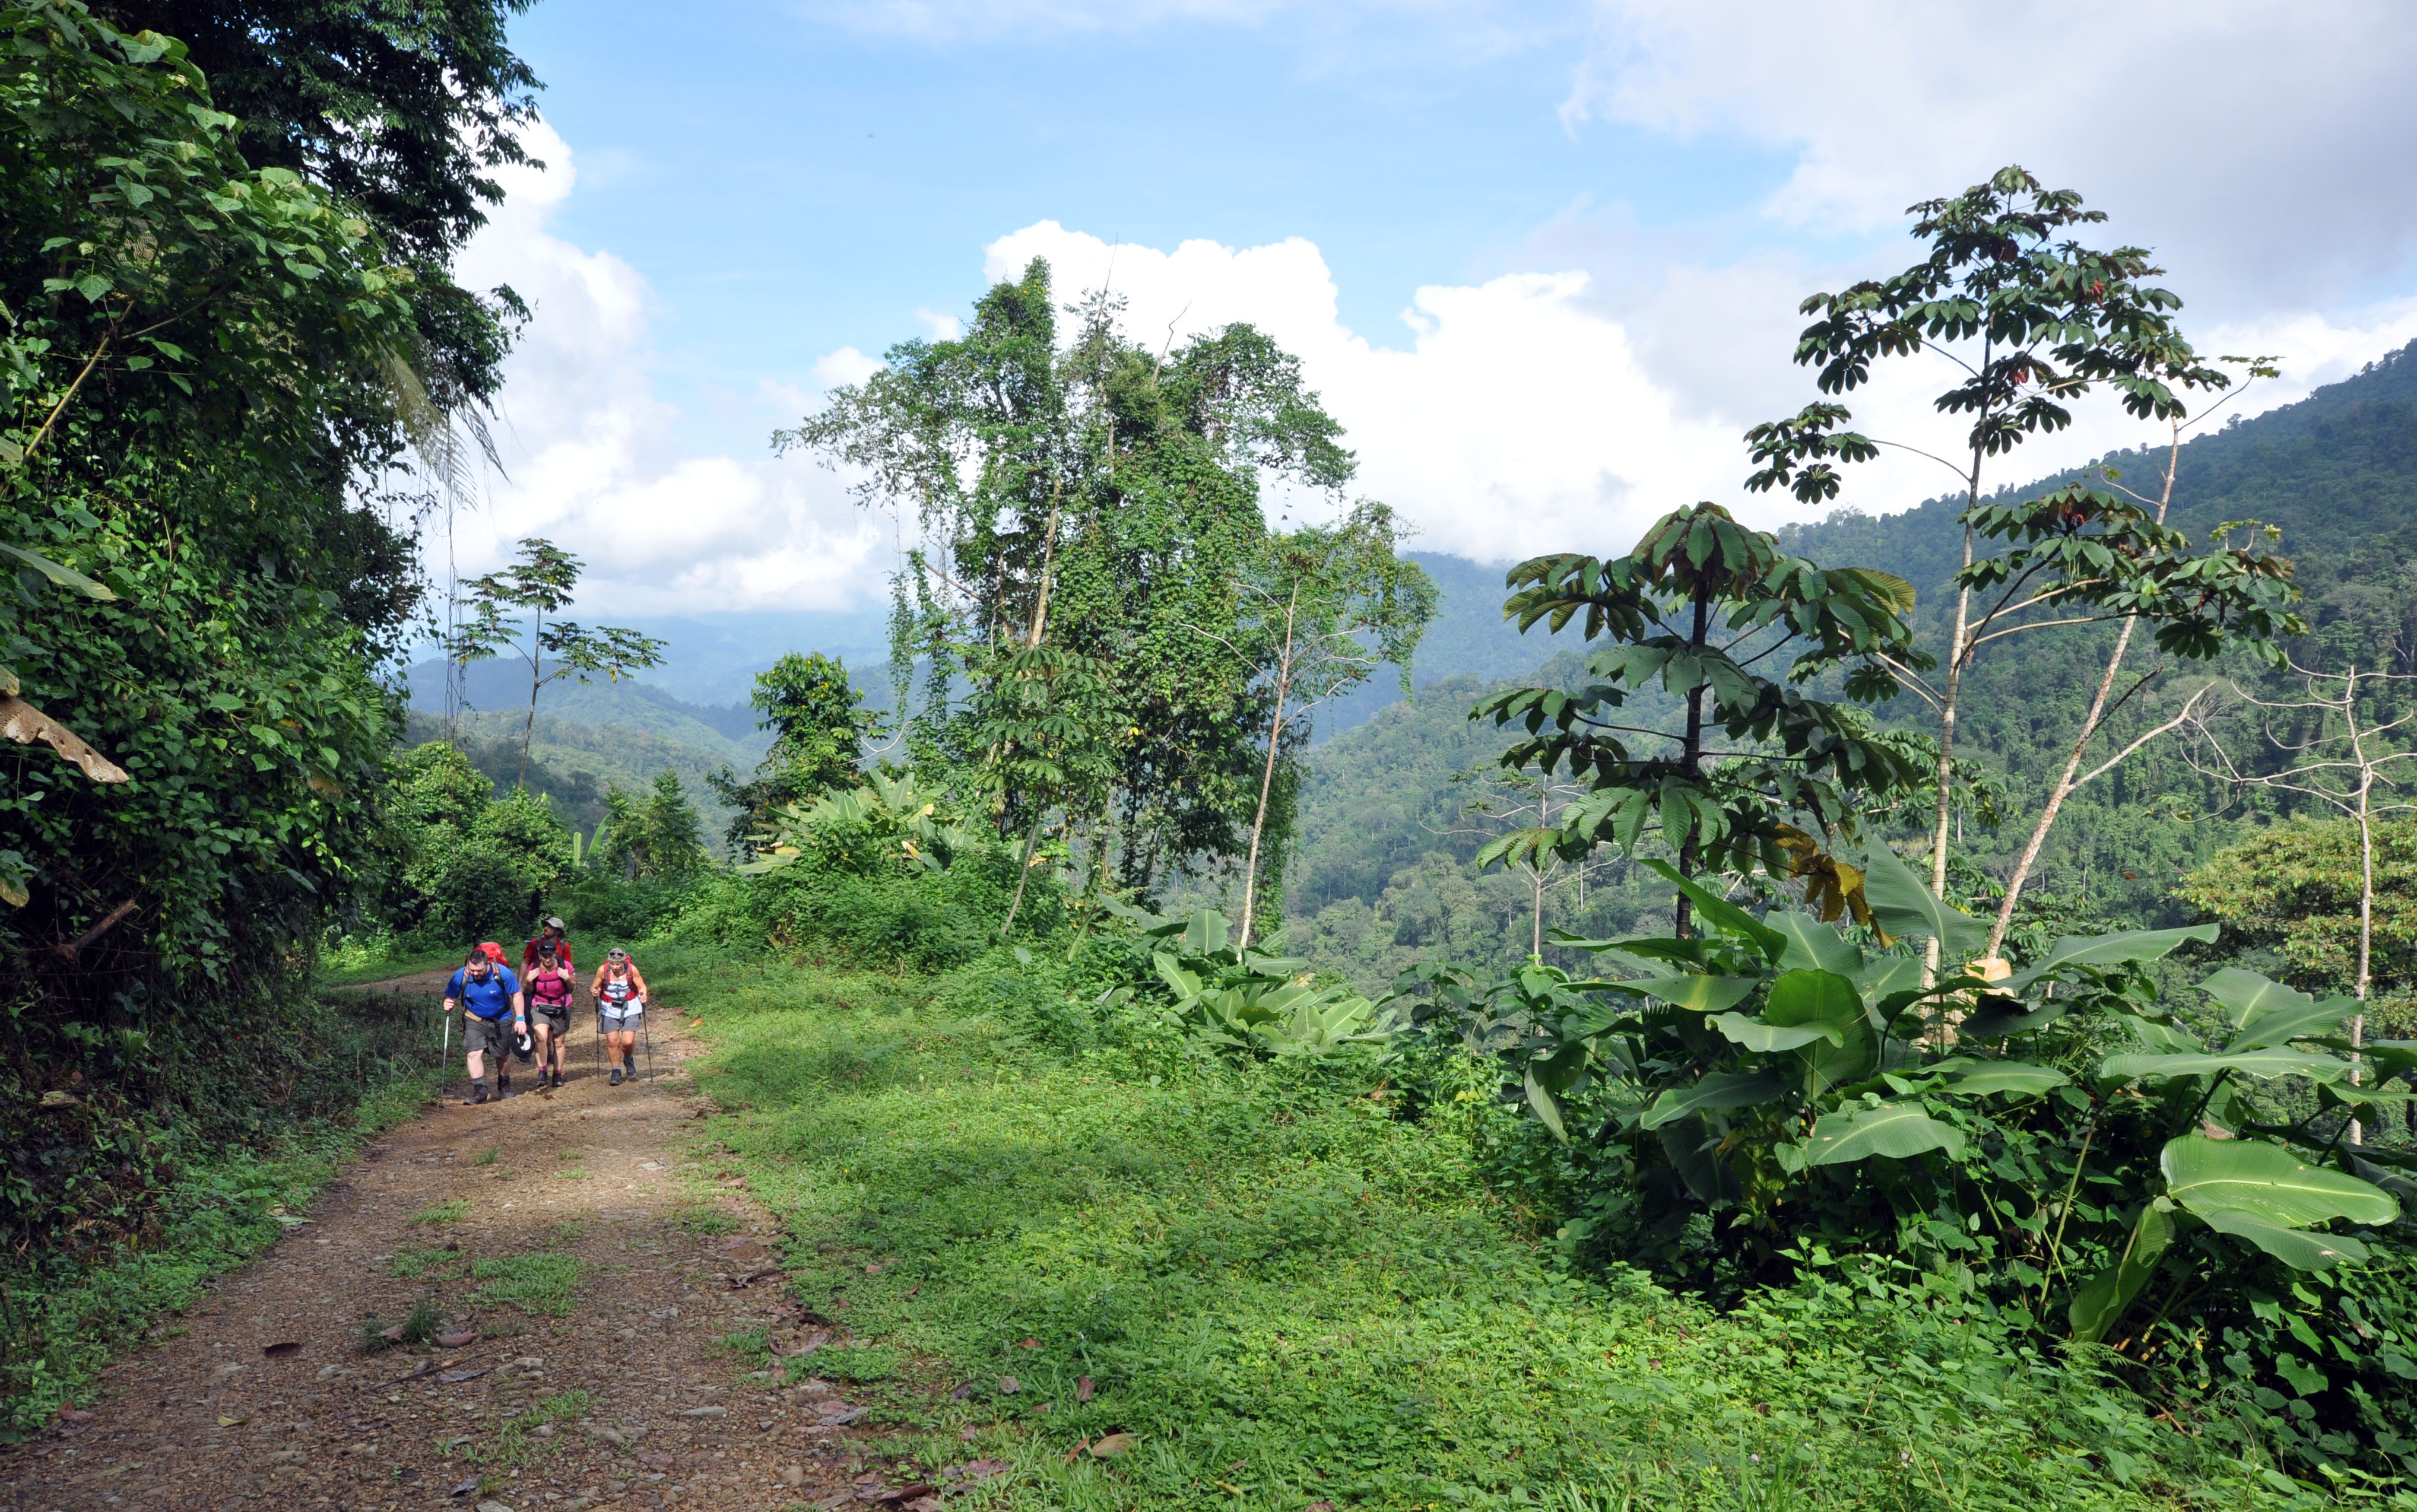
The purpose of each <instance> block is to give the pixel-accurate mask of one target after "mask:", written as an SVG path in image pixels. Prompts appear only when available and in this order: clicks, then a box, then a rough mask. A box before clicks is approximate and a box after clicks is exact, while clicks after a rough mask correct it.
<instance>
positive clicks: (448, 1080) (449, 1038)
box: [436, 1008, 453, 1102]
mask: <svg viewBox="0 0 2417 1512" xmlns="http://www.w3.org/2000/svg"><path fill="white" fill-rule="evenodd" d="M436 1017H438V1018H439V1019H442V1020H444V1021H445V1043H444V1045H443V1046H442V1047H440V1048H439V1049H438V1050H437V1051H436V1100H437V1101H438V1102H443V1101H444V1100H445V1094H446V1091H447V1089H448V1088H450V1087H451V1086H452V1085H453V1015H451V1014H449V1013H448V1012H446V1011H445V1010H444V1009H442V1008H439V1009H437V1010H436Z"/></svg>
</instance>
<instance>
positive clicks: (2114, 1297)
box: [2065, 1199, 2174, 1344]
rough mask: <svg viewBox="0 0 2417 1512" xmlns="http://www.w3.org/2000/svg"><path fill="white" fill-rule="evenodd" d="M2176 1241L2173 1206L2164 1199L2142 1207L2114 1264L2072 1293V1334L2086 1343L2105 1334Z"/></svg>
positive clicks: (2154, 1273) (2070, 1310)
mask: <svg viewBox="0 0 2417 1512" xmlns="http://www.w3.org/2000/svg"><path fill="white" fill-rule="evenodd" d="M2173 1242H2174V1215H2173V1205H2172V1204H2171V1203H2170V1202H2166V1201H2165V1200H2163V1199H2159V1200H2158V1201H2155V1202H2151V1203H2149V1205H2148V1206H2146V1207H2143V1208H2142V1209H2140V1217H2139V1218H2138V1219H2137V1220H2136V1221H2135V1222H2134V1223H2133V1225H2132V1233H2131V1236H2130V1237H2129V1238H2128V1239H2126V1240H2125V1241H2124V1244H2123V1252H2122V1253H2121V1255H2118V1256H2117V1257H2115V1263H2114V1264H2112V1265H2109V1266H2108V1267H2106V1269H2105V1270H2103V1271H2101V1272H2099V1273H2098V1275H2097V1276H2095V1277H2093V1278H2091V1279H2090V1284H2089V1285H2087V1286H2084V1287H2083V1288H2082V1289H2081V1290H2080V1291H2078V1292H2075V1293H2074V1294H2073V1304H2072V1306H2071V1307H2069V1308H2066V1309H2065V1315H2066V1316H2067V1317H2068V1318H2070V1319H2071V1320H2072V1321H2073V1337H2074V1338H2077V1339H2079V1340H2081V1341H2082V1342H2083V1343H2086V1344H2094V1343H2096V1342H2098V1340H2100V1339H2102V1338H2105V1337H2106V1330H2108V1329H2109V1328H2112V1327H2113V1326H2115V1320H2116V1319H2118V1318H2121V1316H2122V1315H2123V1309H2124V1308H2128V1307H2130V1306H2131V1305H2132V1299H2133V1298H2135V1297H2136V1296H2138V1295H2139V1294H2140V1289H2141V1288H2142V1287H2144V1286H2146V1285H2148V1284H2149V1278H2151V1277H2152V1276H2154V1275H2156V1274H2157V1262H2158V1261H2160V1260H2163V1259H2164V1258H2165V1255H2166V1248H2167V1247H2170V1246H2171V1245H2172V1244H2173Z"/></svg>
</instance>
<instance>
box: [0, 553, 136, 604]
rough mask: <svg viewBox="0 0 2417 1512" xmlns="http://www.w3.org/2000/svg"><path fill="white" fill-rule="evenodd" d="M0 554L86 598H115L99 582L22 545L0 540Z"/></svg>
mask: <svg viewBox="0 0 2417 1512" xmlns="http://www.w3.org/2000/svg"><path fill="white" fill-rule="evenodd" d="M0 554H6V555H8V556H13V557H15V558H16V559H17V560H18V561H20V562H23V563H24V564H25V565H26V566H27V567H32V568H33V569H34V570H35V571H37V572H38V573H40V574H41V575H42V576H44V577H46V578H48V579H50V580H51V581H52V582H55V583H57V584H58V585H59V586H60V587H62V588H73V589H74V590H75V591H76V592H78V593H80V594H82V595H84V597H86V598H115V597H117V595H115V594H114V593H112V592H111V591H110V590H109V589H107V588H105V587H103V586H102V585H101V584H99V583H98V582H93V581H92V580H91V579H90V578H87V577H85V576H84V574H83V573H81V572H78V571H77V570H76V569H75V568H73V567H61V566H60V565H59V564H58V563H56V562H53V561H52V560H51V559H50V558H49V557H47V556H44V555H42V554H41V553H40V552H29V551H27V550H25V549H24V548H23V547H22V546H10V545H8V544H6V543H5V542H0Z"/></svg>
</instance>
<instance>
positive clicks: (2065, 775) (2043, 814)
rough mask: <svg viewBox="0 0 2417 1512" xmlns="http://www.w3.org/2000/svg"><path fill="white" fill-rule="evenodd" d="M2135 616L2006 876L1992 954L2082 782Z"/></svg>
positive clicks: (2125, 624) (2002, 941)
mask: <svg viewBox="0 0 2417 1512" xmlns="http://www.w3.org/2000/svg"><path fill="white" fill-rule="evenodd" d="M2139 623H2140V622H2139V621H2138V620H2136V619H2127V620H2125V621H2124V622H2123V629H2122V632H2121V634H2119V635H2117V636H2116V637H2115V654H2114V655H2113V656H2111V657H2108V658H2106V674H2105V676H2103V677H2101V678H2099V679H2098V692H2097V695H2096V696H2095V697H2093V698H2091V699H2090V713H2089V714H2088V715H2087V716H2085V717H2084V718H2083V719H2082V721H2081V734H2080V736H2079V737H2078V738H2076V739H2075V741H2074V743H2073V753H2072V754H2071V755H2070V756H2068V757H2066V758H2065V763H2064V770H2063V771H2062V772H2060V773H2059V774H2058V775H2057V779H2056V786H2055V787H2054V788H2052V789H2050V790H2049V791H2048V795H2047V803H2046V805H2045V807H2043V808H2042V809H2040V816H2039V823H2038V824H2033V825H2032V826H2031V838H2030V839H2029V842H2028V843H2026V844H2025V845H2024V846H2023V854H2022V859H2020V860H2018V861H2016V862H2015V863H2014V875H2013V876H2011V877H2009V878H2007V879H2006V896H2005V900H2003V901H2002V902H2000V903H1999V905H1998V918H1997V922H1996V923H1994V924H1992V925H1990V926H1989V954H1990V955H1991V956H1993V957H1994V956H1996V955H1997V954H1998V952H1999V950H2000V949H2002V948H2003V947H2004V945H2005V943H2006V930H2007V927H2008V926H2009V925H2011V924H2013V923H2014V904H2015V903H2016V902H2017V901H2019V900H2021V898H2022V896H2023V883H2024V880H2025V879H2027V878H2028V877H2029V875H2030V872H2031V866H2032V864H2033V863H2034V862H2036V861H2038V860H2039V854H2040V848H2041V847H2042V846H2044V845H2045V844H2046V843H2047V832H2048V829H2049V827H2050V826H2051V825H2053V824H2055V823H2056V815H2057V810H2059V809H2062V808H2063V807H2064V800H2065V799H2067V798H2069V797H2071V796H2072V795H2073V793H2074V790H2075V788H2078V787H2079V786H2081V784H2080V783H2079V782H2077V781H2075V780H2074V774H2075V773H2076V772H2078V771H2080V770H2081V753H2082V752H2083V751H2084V750H2085V749H2087V748H2089V745H2090V739H2091V737H2092V736H2094V735H2096V734H2097V733H2098V721H2099V720H2101V719H2103V718H2105V717H2106V695H2107V693H2108V691H2109V690H2111V689H2112V688H2114V686H2115V677H2116V674H2117V673H2119V672H2121V670H2122V666H2123V653H2124V651H2125V650H2126V649H2128V648H2129V647H2130V646H2131V644H2132V631H2133V629H2134V628H2135V627H2137V626H2138V625H2139Z"/></svg>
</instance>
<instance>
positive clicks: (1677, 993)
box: [1609, 972, 1762, 1013]
mask: <svg viewBox="0 0 2417 1512" xmlns="http://www.w3.org/2000/svg"><path fill="white" fill-rule="evenodd" d="M1609 985H1610V986H1612V987H1615V988H1618V989H1620V990H1624V991H1630V992H1642V993H1644V994H1645V995H1646V996H1647V997H1649V998H1658V999H1659V1000H1661V1001H1662V1002H1664V1003H1667V1004H1670V1005H1673V1006H1675V1007H1681V1008H1686V1009H1689V1010H1690V1011H1692V1012H1695V1013H1717V1012H1719V1011H1720V1010H1721V1009H1723V1008H1725V1007H1730V1006H1733V1005H1736V1004H1738V1003H1741V1002H1742V1001H1744V1000H1745V999H1746V998H1748V997H1750V996H1752V995H1753V993H1754V990H1755V989H1756V988H1757V987H1759V986H1761V985H1762V983H1761V980H1760V979H1759V978H1757V977H1753V976H1712V975H1707V974H1705V973H1703V972H1680V973H1679V974H1677V975H1671V976H1644V977H1639V978H1637V979H1636V980H1634V981H1628V982H1613V983H1611V984H1609Z"/></svg>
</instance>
